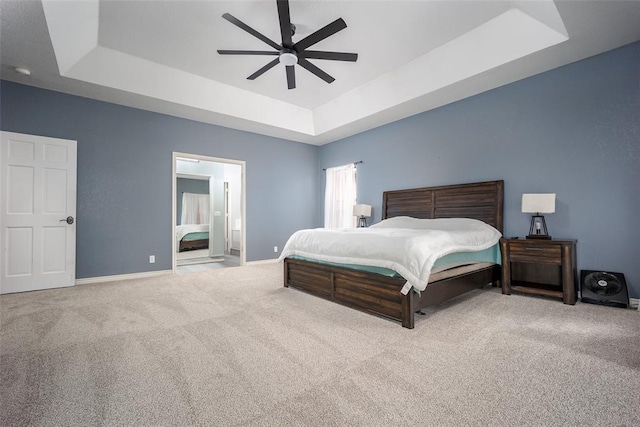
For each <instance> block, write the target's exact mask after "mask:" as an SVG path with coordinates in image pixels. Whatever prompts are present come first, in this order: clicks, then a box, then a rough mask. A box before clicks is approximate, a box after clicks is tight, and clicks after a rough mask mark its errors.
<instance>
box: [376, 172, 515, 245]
mask: <svg viewBox="0 0 640 427" xmlns="http://www.w3.org/2000/svg"><path fill="white" fill-rule="evenodd" d="M503 204H504V181H486V182H473V183H470V184H457V185H443V186H439V187H423V188H413V189H410V190H394V191H385V192H384V193H382V219H386V218H392V217H394V216H403V215H404V216H412V217H414V218H474V219H479V220H481V221H484V222H486V223H487V224H489V225H491V226H493V227H495V228H496V229H498V231H500V232H502V231H503V230H502V227H503V211H502V210H503Z"/></svg>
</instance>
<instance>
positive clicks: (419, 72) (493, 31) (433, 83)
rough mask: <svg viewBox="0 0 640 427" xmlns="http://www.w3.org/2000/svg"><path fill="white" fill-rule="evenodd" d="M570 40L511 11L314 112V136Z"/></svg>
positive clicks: (530, 18)
mask: <svg viewBox="0 0 640 427" xmlns="http://www.w3.org/2000/svg"><path fill="white" fill-rule="evenodd" d="M556 13H557V11H556ZM566 40H568V37H567V35H566V32H565V33H564V34H563V33H560V32H557V31H556V30H554V29H553V28H551V27H549V26H547V25H545V24H543V23H542V22H540V21H538V20H536V19H534V18H532V17H531V16H530V15H528V14H526V13H524V12H522V11H521V10H519V9H510V10H509V11H507V12H505V13H503V14H501V15H499V16H497V17H496V18H494V19H492V20H490V21H488V22H486V23H485V24H483V25H480V26H479V27H476V28H475V29H473V30H471V31H469V32H468V33H466V34H464V35H462V36H460V37H458V38H456V39H454V40H452V41H451V42H449V43H447V44H445V45H443V46H441V47H439V48H437V49H434V50H432V51H431V52H428V53H426V54H425V55H423V56H421V57H419V58H417V59H415V60H413V61H411V62H409V63H407V64H404V65H403V66H401V67H398V68H397V69H395V70H394V71H392V72H390V73H387V74H385V75H383V76H382V77H380V78H378V79H376V80H374V81H372V82H370V83H369V84H367V85H364V86H361V87H360V88H357V89H355V90H353V91H351V92H349V93H347V94H345V95H343V96H342V97H341V98H338V99H337V100H335V101H333V102H330V103H329V104H326V105H324V106H322V107H319V108H317V109H316V110H315V111H314V122H315V124H316V134H322V133H324V132H328V131H332V130H334V129H336V128H338V127H340V126H344V125H347V124H349V123H352V122H354V121H357V120H360V119H363V118H365V117H368V116H371V115H373V114H377V113H380V112H383V111H385V110H387V109H389V108H391V107H395V106H399V105H402V104H404V103H407V102H410V101H412V100H414V99H416V98H420V97H422V96H425V95H428V94H430V93H433V92H435V91H437V90H439V89H442V88H445V87H447V86H449V85H452V84H454V83H457V82H459V81H462V80H464V79H467V78H470V77H473V76H475V75H478V74H480V73H483V72H485V71H487V70H490V69H493V68H496V67H499V66H500V65H503V64H506V63H508V62H511V61H514V60H516V59H519V58H522V57H524V56H527V55H530V54H532V53H534V52H537V51H540V50H542V49H546V48H548V47H550V46H553V45H556V44H558V43H562V42H564V41H566Z"/></svg>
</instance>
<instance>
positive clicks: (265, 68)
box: [247, 58, 280, 80]
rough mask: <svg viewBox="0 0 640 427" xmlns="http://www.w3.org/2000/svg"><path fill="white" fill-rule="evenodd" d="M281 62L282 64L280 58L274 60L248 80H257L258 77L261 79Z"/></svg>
mask: <svg viewBox="0 0 640 427" xmlns="http://www.w3.org/2000/svg"><path fill="white" fill-rule="evenodd" d="M279 62H280V60H279V59H278V58H276V59H274V60H273V61H271V62H269V63H268V64H267V65H265V66H264V67H262V68H260V69H259V70H258V71H256V72H255V73H253V74H251V75H250V76H249V77H247V80H255V79H256V78H257V77H260V76H261V75H263V74H264V73H265V72H267V71H269V70H270V69H272V68H273V67H275V66H276V65H278V63H279Z"/></svg>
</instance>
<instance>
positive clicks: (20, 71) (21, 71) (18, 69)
mask: <svg viewBox="0 0 640 427" xmlns="http://www.w3.org/2000/svg"><path fill="white" fill-rule="evenodd" d="M13 71H15V72H16V73H18V74H22V75H23V76H30V75H31V71H30V70H29V69H27V68H22V67H13Z"/></svg>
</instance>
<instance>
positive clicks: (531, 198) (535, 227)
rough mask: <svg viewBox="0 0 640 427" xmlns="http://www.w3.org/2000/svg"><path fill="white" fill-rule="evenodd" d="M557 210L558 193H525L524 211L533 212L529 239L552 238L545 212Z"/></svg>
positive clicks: (523, 200) (523, 199) (523, 197)
mask: <svg viewBox="0 0 640 427" xmlns="http://www.w3.org/2000/svg"><path fill="white" fill-rule="evenodd" d="M555 211H556V194H555V193H546V194H540V193H536V194H523V195H522V213H531V214H534V215H531V226H530V227H529V235H528V236H527V239H551V236H549V232H548V231H547V223H546V222H545V220H544V215H541V214H545V213H554V212H555Z"/></svg>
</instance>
